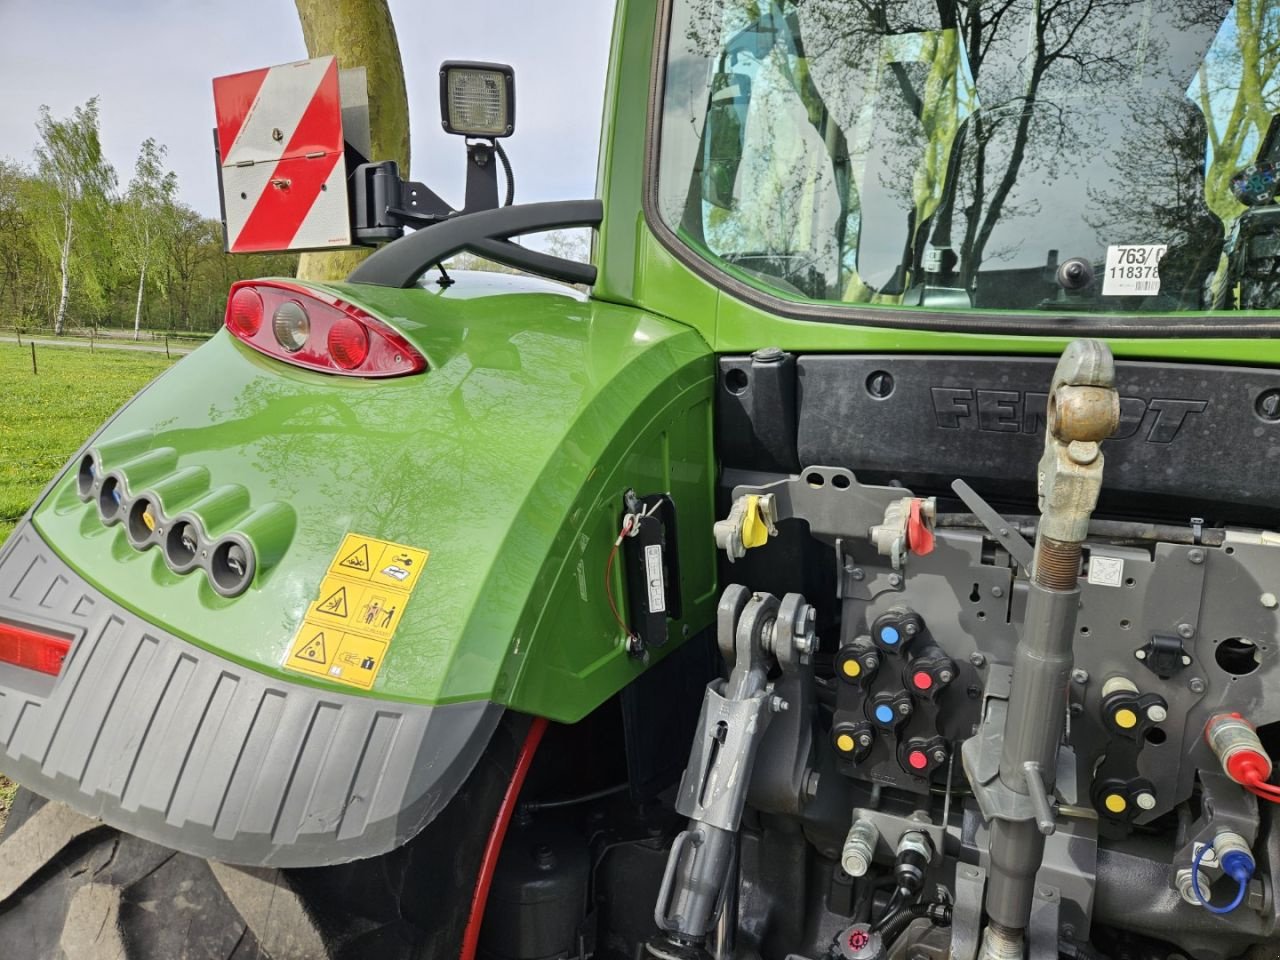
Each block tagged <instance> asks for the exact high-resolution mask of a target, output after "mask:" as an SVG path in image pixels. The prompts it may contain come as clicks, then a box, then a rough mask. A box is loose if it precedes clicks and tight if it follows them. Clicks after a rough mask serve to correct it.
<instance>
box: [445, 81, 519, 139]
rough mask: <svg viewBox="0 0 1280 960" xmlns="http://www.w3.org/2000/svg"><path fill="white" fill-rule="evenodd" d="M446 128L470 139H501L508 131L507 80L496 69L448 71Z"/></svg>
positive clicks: (509, 122) (509, 123)
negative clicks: (447, 119) (447, 121)
mask: <svg viewBox="0 0 1280 960" xmlns="http://www.w3.org/2000/svg"><path fill="white" fill-rule="evenodd" d="M448 90H449V97H448V102H449V126H450V128H452V130H453V132H454V133H462V134H466V135H467V136H469V137H500V136H502V135H504V134H507V133H510V132H511V119H510V114H511V110H510V107H509V106H508V103H507V81H506V78H505V77H504V76H503V75H502V73H500V72H499V71H497V70H475V69H467V68H453V69H450V70H449V76H448Z"/></svg>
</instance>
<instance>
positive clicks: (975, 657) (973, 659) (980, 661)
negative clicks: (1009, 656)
mask: <svg viewBox="0 0 1280 960" xmlns="http://www.w3.org/2000/svg"><path fill="white" fill-rule="evenodd" d="M969 662H970V663H971V664H973V665H974V666H975V667H982V666H985V665H986V663H987V658H986V657H985V656H983V655H982V654H981V653H979V652H978V651H976V650H975V651H974V652H973V653H971V654H969Z"/></svg>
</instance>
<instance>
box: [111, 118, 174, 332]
mask: <svg viewBox="0 0 1280 960" xmlns="http://www.w3.org/2000/svg"><path fill="white" fill-rule="evenodd" d="M166 153H168V148H167V147H165V146H164V144H157V143H156V141H155V138H153V137H148V138H147V139H146V140H144V141H143V142H142V149H141V150H140V151H139V152H138V160H137V162H136V163H135V164H134V168H133V170H134V172H133V179H132V180H130V181H129V189H128V192H127V193H126V194H125V198H124V203H123V204H122V211H121V212H122V213H123V221H124V226H125V232H126V233H127V235H128V239H129V243H128V247H127V251H126V252H127V255H128V257H129V258H130V260H132V261H133V264H134V267H135V268H136V269H137V271H138V296H137V300H136V302H135V305H134V311H133V339H135V340H137V339H138V336H139V333H140V331H141V329H142V300H143V295H144V294H145V292H146V287H147V270H148V268H149V267H150V266H151V264H152V262H153V261H154V259H155V258H156V256H157V254H158V253H159V252H160V250H161V249H162V248H163V245H164V240H165V233H166V228H167V227H168V225H169V224H170V223H171V222H172V220H173V214H174V198H175V197H176V195H177V192H178V178H177V176H176V175H175V174H174V173H173V171H171V170H170V171H166V170H165V169H164V157H165V154H166Z"/></svg>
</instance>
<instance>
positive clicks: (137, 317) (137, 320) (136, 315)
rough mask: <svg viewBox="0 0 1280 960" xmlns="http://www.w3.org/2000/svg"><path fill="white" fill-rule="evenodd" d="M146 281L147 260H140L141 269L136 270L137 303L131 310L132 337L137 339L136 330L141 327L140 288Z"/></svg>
mask: <svg viewBox="0 0 1280 960" xmlns="http://www.w3.org/2000/svg"><path fill="white" fill-rule="evenodd" d="M146 282H147V261H146V260H145V259H144V260H143V261H142V270H140V271H139V272H138V305H137V306H136V307H134V310H133V339H135V340H137V339H138V331H139V330H141V329H142V288H143V286H144V285H145V284H146Z"/></svg>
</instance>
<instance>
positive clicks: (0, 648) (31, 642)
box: [0, 620, 71, 677]
mask: <svg viewBox="0 0 1280 960" xmlns="http://www.w3.org/2000/svg"><path fill="white" fill-rule="evenodd" d="M70 650H71V641H70V640H68V639H67V638H66V637H58V636H53V635H51V634H47V633H38V632H36V631H35V630H29V629H27V628H26V627H19V626H15V625H14V624H12V623H5V622H4V621H3V620H0V663H11V664H13V665H14V666H17V667H22V668H23V669H25V670H35V671H36V672H38V673H47V674H48V675H49V676H51V677H56V676H57V675H58V674H59V673H61V672H62V661H63V660H65V659H66V658H67V654H68V653H69V652H70Z"/></svg>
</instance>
